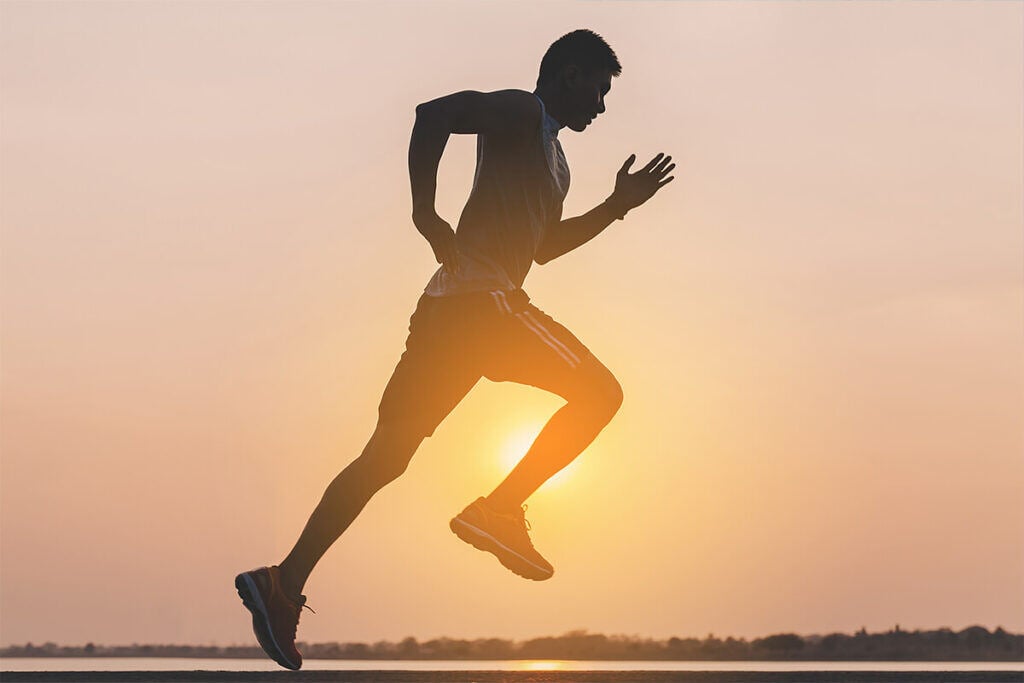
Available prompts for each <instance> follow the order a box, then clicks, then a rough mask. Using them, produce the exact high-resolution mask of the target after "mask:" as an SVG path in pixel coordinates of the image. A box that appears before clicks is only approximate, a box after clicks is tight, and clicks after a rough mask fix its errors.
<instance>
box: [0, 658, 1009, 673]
mask: <svg viewBox="0 0 1024 683" xmlns="http://www.w3.org/2000/svg"><path fill="white" fill-rule="evenodd" d="M302 668H303V670H306V671H1017V672H1021V673H1024V662H751V661H742V662H712V661H686V662H679V661H672V662H665V661H649V660H646V661H616V662H611V661H608V662H606V661H565V660H544V661H539V660H510V661H494V660H487V661H462V660H460V661H446V660H430V661H424V660H400V661H394V660H381V659H307V660H305V662H303V664H302ZM282 670H283V669H281V667H279V666H278V665H277V664H275V663H274V662H272V661H270V660H269V659H214V658H203V659H189V658H184V657H182V658H170V657H161V658H155V657H5V658H0V671H282Z"/></svg>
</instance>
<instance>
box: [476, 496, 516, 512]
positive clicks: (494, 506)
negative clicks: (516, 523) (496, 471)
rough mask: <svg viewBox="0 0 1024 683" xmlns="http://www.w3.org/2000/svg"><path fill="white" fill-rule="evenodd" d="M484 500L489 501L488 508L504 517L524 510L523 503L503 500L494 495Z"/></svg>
mask: <svg viewBox="0 0 1024 683" xmlns="http://www.w3.org/2000/svg"><path fill="white" fill-rule="evenodd" d="M484 500H485V501H487V507H489V508H491V510H493V511H494V512H497V513H499V514H503V515H508V514H512V513H515V512H519V511H520V510H521V509H522V503H517V502H515V501H510V500H508V499H506V498H502V497H501V496H495V495H494V494H493V493H492V494H491V495H489V496H487V497H486V498H484Z"/></svg>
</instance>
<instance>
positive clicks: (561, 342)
mask: <svg viewBox="0 0 1024 683" xmlns="http://www.w3.org/2000/svg"><path fill="white" fill-rule="evenodd" d="M523 313H524V315H526V317H527V318H529V319H530V320H531V321H532V322H533V324H534V325H536V326H537V327H539V328H540V329H542V330H544V332H546V333H547V335H548V336H549V337H551V341H553V342H555V344H557V345H558V346H560V347H562V350H563V351H565V352H566V353H567V354H569V357H570V358H572V359H573V360H574V361H576V364H577V365H579V363H580V358H579V356H577V355H576V354H575V353H573V352H572V349H570V348H569V347H568V346H566V345H565V342H563V341H562V340H561V339H559V338H558V337H556V336H555V335H554V334H553V333H552V332H551V331H550V330H548V329H547V328H546V327H544V326H543V325H541V324H540V321H539V320H537V319H536V318H534V317H533V314H532V313H530V312H529V311H523Z"/></svg>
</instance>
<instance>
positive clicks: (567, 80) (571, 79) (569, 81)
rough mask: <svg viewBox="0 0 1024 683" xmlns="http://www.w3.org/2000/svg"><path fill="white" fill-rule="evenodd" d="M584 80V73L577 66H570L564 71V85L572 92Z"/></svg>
mask: <svg viewBox="0 0 1024 683" xmlns="http://www.w3.org/2000/svg"><path fill="white" fill-rule="evenodd" d="M582 78H583V72H582V71H581V70H580V68H579V67H578V66H576V65H575V64H569V65H568V66H566V67H564V68H563V69H562V84H563V85H565V87H566V88H568V89H570V90H571V89H572V88H574V87H575V86H576V85H578V84H579V82H580V79H582Z"/></svg>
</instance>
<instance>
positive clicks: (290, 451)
mask: <svg viewBox="0 0 1024 683" xmlns="http://www.w3.org/2000/svg"><path fill="white" fill-rule="evenodd" d="M1022 25H1024V5H1021V4H1020V3H998V2H993V3H955V2H947V3H934V4H933V3H910V2H907V3H875V2H864V3H857V2H853V3H742V2H728V3H721V4H719V3H667V2H652V3H640V2H635V3H615V2H594V3H585V2H584V3H542V4H529V3H506V4H499V3H464V2H445V3H422V4H417V3H402V4H399V3H374V4H371V3H342V2H335V3H284V2H277V3H274V2H270V3H241V2H221V3H214V2H203V3H200V2H194V3H188V2H149V3H113V2H111V3H101V2H89V3H58V2H47V3H36V2H13V1H7V2H3V3H2V4H0V221H2V244H0V305H2V309H0V313H2V321H0V323H2V328H0V333H2V338H0V341H2V348H0V352H2V357H0V373H2V374H0V389H2V397H0V398H2V403H0V427H2V429H0V448H2V460H0V644H10V643H23V642H25V641H33V642H43V641H46V640H53V641H58V642H65V643H84V642H86V641H89V640H92V641H96V642H107V643H130V642H191V643H200V644H203V643H219V644H228V643H250V642H252V640H253V639H252V635H251V631H250V627H249V618H248V613H247V612H245V611H244V609H243V608H242V607H241V605H240V603H239V601H238V599H237V596H236V595H235V593H234V589H233V587H232V579H233V577H234V575H235V573H237V572H238V571H240V570H243V569H249V568H252V567H255V566H259V565H262V564H268V563H272V562H277V561H279V560H280V559H281V558H282V557H283V556H284V554H285V553H286V552H287V551H288V549H289V548H290V547H291V544H292V542H293V541H294V539H295V537H296V535H297V533H298V532H299V530H300V529H301V527H302V525H303V524H304V523H305V520H306V518H307V516H308V514H309V512H310V511H311V510H312V507H313V506H314V505H315V504H316V502H317V501H318V500H319V498H320V495H321V494H322V492H323V489H324V487H325V486H326V485H327V483H328V482H329V481H330V479H331V478H332V477H333V476H334V475H335V474H336V473H337V472H338V471H339V470H340V469H341V468H342V467H343V466H344V465H345V464H347V463H348V462H349V461H350V460H351V459H352V458H353V457H354V456H355V455H356V454H357V453H358V450H359V449H360V448H361V446H362V445H363V443H364V442H365V440H366V438H367V436H368V435H369V433H370V431H371V430H372V427H373V421H374V418H375V415H376V407H377V401H378V399H379V397H380V392H381V390H382V389H383V387H384V384H385V383H386V381H387V378H388V377H389V375H390V373H391V370H392V368H393V366H394V363H395V362H396V361H397V359H398V356H399V354H400V352H401V350H402V343H403V341H404V338H405V337H404V335H405V331H406V327H407V325H408V317H409V314H410V313H411V312H412V308H413V306H414V304H415V301H416V298H417V296H418V294H419V292H420V291H421V290H422V288H423V286H424V285H425V284H426V281H427V279H428V278H429V276H430V274H431V273H432V271H433V269H434V267H435V264H434V263H433V259H432V255H431V252H430V249H429V247H428V245H427V244H426V242H425V241H424V240H423V239H422V238H421V237H419V235H418V234H417V233H416V232H415V230H414V228H413V226H412V223H411V221H410V220H409V212H410V194H409V186H408V175H407V167H406V155H407V149H408V147H407V145H408V140H409V134H410V131H411V126H412V121H413V115H414V107H415V105H416V104H418V103H419V102H422V101H424V100H427V99H432V98H434V97H437V96H439V95H442V94H446V93H449V92H454V91H457V90H462V89H476V90H496V89H501V88H508V87H520V88H524V89H528V90H532V87H533V82H534V80H535V78H536V70H537V66H538V65H539V62H540V58H541V56H542V54H543V52H544V50H545V49H546V47H547V46H548V44H550V43H551V41H553V40H554V39H555V38H557V37H558V36H560V35H562V34H563V33H566V32H568V31H570V30H572V29H575V28H579V27H584V26H585V27H589V28H592V29H594V30H596V31H598V32H599V33H601V34H602V35H604V36H605V37H606V38H607V39H608V41H609V42H610V43H611V44H612V46H613V47H614V48H615V50H616V51H617V53H618V55H619V57H620V59H621V61H622V64H623V73H622V76H621V77H620V78H618V79H616V80H615V81H614V82H613V86H612V91H611V94H610V95H609V96H608V98H607V100H606V105H607V109H608V111H607V114H606V115H605V116H603V117H601V119H600V120H599V121H598V122H596V123H595V124H594V125H593V126H591V127H589V128H588V129H587V131H586V134H585V135H578V134H574V133H572V132H571V131H569V130H568V129H564V130H563V132H562V134H561V135H560V139H561V140H562V144H563V146H564V148H565V152H566V156H567V157H568V160H569V164H570V167H571V168H572V173H573V181H572V189H571V190H570V193H569V197H568V200H567V203H566V212H565V215H566V217H569V216H573V215H578V214H580V213H583V212H585V211H586V210H588V209H589V208H591V207H592V206H593V205H594V204H596V203H598V202H600V201H601V200H603V199H604V198H605V197H606V196H607V194H608V192H610V190H611V187H612V184H613V181H614V174H615V171H616V170H617V169H618V167H619V166H620V165H621V163H622V161H623V160H624V159H625V158H626V157H627V156H628V155H629V154H630V153H633V152H636V153H637V154H638V156H639V157H640V158H641V159H643V158H650V156H653V155H654V154H655V153H657V152H659V151H666V152H668V153H670V154H672V155H673V156H674V157H675V160H676V161H677V163H678V170H677V171H676V173H675V175H676V180H675V181H674V182H673V183H672V184H671V185H670V186H669V187H667V188H666V189H665V190H664V191H662V192H661V193H659V194H658V195H657V196H656V197H655V198H654V199H653V200H652V201H651V202H650V203H649V204H647V205H645V206H643V207H641V208H639V209H638V210H636V211H634V212H632V213H631V214H630V216H629V218H628V219H627V220H626V221H625V222H622V223H616V224H615V225H614V226H613V227H612V228H611V229H610V230H609V231H608V232H606V233H605V234H603V235H602V236H600V237H599V238H598V239H596V240H595V241H594V242H592V243H590V244H588V245H586V246H585V247H584V248H583V249H581V250H580V251H578V252H576V253H573V254H571V255H569V256H566V257H564V258H562V259H558V260H556V261H554V262H552V263H550V264H548V265H546V266H544V267H538V268H537V269H536V270H535V271H534V272H532V273H531V275H530V277H529V278H528V280H527V284H526V288H527V291H529V292H530V294H531V296H532V297H533V300H534V302H535V303H537V305H539V306H540V307H541V308H543V309H545V310H546V311H547V312H549V313H550V314H552V315H553V316H554V317H555V318H556V319H558V320H559V321H561V322H562V323H564V324H565V325H567V326H568V327H569V328H570V329H572V330H573V331H574V332H575V333H576V334H577V335H578V336H579V337H580V338H581V339H582V340H583V341H584V342H585V343H586V344H587V345H588V346H589V347H590V348H591V349H592V350H593V351H594V352H595V353H596V354H597V355H598V356H599V357H600V358H601V359H602V360H603V361H604V363H605V364H606V365H607V366H608V367H610V368H611V369H612V370H613V371H614V372H615V373H616V375H617V376H618V378H619V380H620V381H621V383H622V385H623V387H624V390H625V395H626V399H625V403H624V405H623V408H622V410H621V411H620V413H619V414H618V416H617V417H616V419H615V420H614V421H613V422H612V424H611V425H610V426H609V427H608V428H607V429H606V431H605V432H604V433H603V434H602V435H601V436H600V437H599V439H598V440H597V441H596V442H595V444H594V445H593V446H592V447H591V448H590V449H589V450H588V451H587V452H586V453H585V454H584V455H583V456H582V458H581V459H580V460H579V461H578V462H577V463H575V464H574V465H573V467H572V469H571V471H569V472H567V473H566V474H565V475H564V476H563V477H561V478H560V480H558V481H556V482H552V483H551V484H550V485H549V486H547V487H545V488H543V489H541V491H540V492H538V494H537V495H535V496H534V497H533V498H532V499H531V500H530V511H529V515H528V516H529V518H530V520H531V522H532V524H533V529H534V532H533V535H534V539H535V542H536V545H537V546H538V548H539V549H540V550H541V552H543V553H544V554H545V555H546V556H548V557H549V558H550V559H551V560H552V562H553V563H554V565H555V566H556V568H557V571H556V576H555V578H554V579H553V580H551V581H549V582H546V583H543V584H535V583H532V582H526V581H522V580H521V579H518V578H517V577H514V576H512V575H511V574H509V573H508V572H506V571H505V570H503V569H502V568H501V567H499V566H498V564H497V563H496V562H494V561H493V559H491V558H487V557H484V556H482V555H481V554H479V553H477V552H476V551H473V550H472V549H470V548H469V547H468V546H466V545H465V544H463V543H460V542H459V541H458V540H457V539H455V537H454V536H452V534H451V533H450V531H449V530H448V528H447V522H448V519H449V518H450V517H451V515H452V514H454V513H455V512H458V511H459V510H460V509H462V507H463V506H464V505H465V504H466V503H468V502H469V501H470V500H472V499H473V498H475V497H476V496H478V495H481V494H483V493H486V492H488V491H489V490H490V489H491V488H492V487H493V485H494V484H495V483H496V482H497V481H498V479H500V477H501V476H502V474H503V471H504V468H506V467H507V466H508V465H507V463H508V458H509V455H508V452H509V449H510V448H514V444H515V443H516V442H517V440H518V441H520V442H521V440H522V436H521V435H522V434H523V433H524V432H528V431H529V430H531V429H533V430H536V429H538V428H539V426H540V425H541V424H543V422H544V420H546V418H547V417H548V416H549V415H550V414H551V413H552V412H553V411H554V410H555V409H556V408H557V407H558V406H559V405H560V400H559V399H557V398H555V397H553V396H548V395H545V394H543V393H541V392H539V391H538V390H535V389H531V388H527V387H519V386H514V385H505V384H488V383H486V382H484V383H482V384H481V385H480V386H478V387H477V388H476V390H475V391H474V392H473V393H472V394H471V395H470V396H469V397H468V398H467V399H466V400H465V402H464V403H463V404H462V405H461V406H460V407H459V408H458V409H457V410H456V412H455V413H453V414H452V416H451V417H450V418H449V420H448V421H447V422H445V423H444V424H443V425H442V426H441V427H440V428H439V429H438V431H437V433H436V435H435V437H434V438H432V439H430V440H428V441H427V442H425V444H424V446H423V447H422V449H421V450H420V452H419V453H418V455H417V457H416V458H415V459H414V461H413V464H412V466H411V467H410V469H409V471H408V472H407V474H406V475H405V476H404V477H403V478H402V479H400V480H399V481H398V482H396V483H395V484H393V485H392V486H390V487H388V488H386V489H385V490H384V491H382V492H381V493H380V494H379V496H378V497H377V498H376V499H374V501H372V502H371V504H370V506H369V507H368V508H367V510H366V512H365V513H364V515H363V516H362V517H361V518H360V519H359V520H357V522H356V524H355V525H354V526H353V527H352V529H351V531H350V533H349V534H348V535H346V536H345V537H344V538H343V539H342V541H341V542H340V543H339V544H338V545H336V546H335V547H334V548H333V549H332V550H331V551H330V552H329V553H328V555H327V556H326V557H325V559H324V560H323V561H322V562H321V564H320V565H319V567H318V568H317V571H316V572H315V573H314V575H313V577H312V579H311V580H310V582H309V584H308V585H307V590H306V593H307V595H308V596H309V604H310V605H311V606H312V607H313V608H314V609H316V610H317V614H315V615H313V614H310V613H306V614H305V615H304V616H303V619H302V623H301V624H300V638H301V639H304V640H309V641H323V640H334V639H338V640H374V639H379V638H391V639H397V638H401V637H404V636H407V635H415V636H417V637H421V638H426V637H433V636H439V635H449V636H463V637H477V636H500V637H515V638H519V637H527V636H532V635H541V634H557V633H561V632H563V631H566V630H569V629H572V628H587V629H590V630H594V631H602V632H606V633H625V634H638V635H649V636H654V637H667V636H670V635H680V636H685V635H698V636H702V635H705V634H707V633H708V632H714V633H716V634H720V635H727V634H729V635H736V636H747V637H751V636H757V635H763V634H766V633H771V632H779V631H796V632H800V633H815V632H819V633H820V632H826V631H831V630H843V631H853V630H855V629H858V628H860V627H861V626H866V627H867V628H869V629H886V628H890V627H892V626H893V625H894V624H896V623H899V624H900V625H901V626H902V627H903V628H933V627H941V626H950V627H953V628H962V627H964V626H967V625H970V624H974V623H978V624H982V625H986V626H989V627H995V626H997V625H1002V626H1003V627H1004V628H1008V629H1013V630H1018V631H1019V630H1021V629H1024V553H1022V538H1024V514H1022V512H1024V509H1022V508H1024V505H1022V501H1024V460H1022V455H1024V430H1022V408H1024V357H1022V354H1021V349H1022V348H1024V346H1022V342H1024V263H1022V254H1024V239H1022V232H1024V231H1022V223H1024V216H1022V145H1024V136H1022V100H1024V92H1022V89H1024V86H1022V83H1024V74H1022V57H1024V50H1022V40H1024V28H1022ZM474 149H475V145H474V140H473V138H471V137H468V136H461V137H458V136H457V137H453V138H452V139H451V140H450V142H449V146H448V151H447V152H446V156H445V158H444V160H443V162H442V167H441V172H440V176H439V191H438V208H439V211H440V213H441V215H443V216H445V217H448V218H449V219H450V220H452V221H454V220H455V219H456V218H457V217H458V213H459V211H460V209H461V205H462V202H463V201H464V200H465V197H466V193H467V191H468V188H469V184H470V182H471V180H472V174H473V164H472V162H473V153H474ZM510 444H513V445H510Z"/></svg>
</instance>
